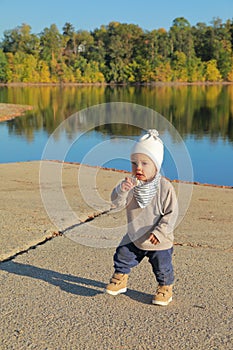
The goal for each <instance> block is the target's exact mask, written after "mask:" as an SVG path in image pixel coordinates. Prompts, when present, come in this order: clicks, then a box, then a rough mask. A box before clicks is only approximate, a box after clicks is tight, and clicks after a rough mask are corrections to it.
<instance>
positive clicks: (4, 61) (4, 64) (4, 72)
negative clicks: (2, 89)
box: [0, 50, 8, 83]
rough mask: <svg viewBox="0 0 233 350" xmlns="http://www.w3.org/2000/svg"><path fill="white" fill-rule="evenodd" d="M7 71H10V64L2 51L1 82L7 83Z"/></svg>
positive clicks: (0, 55) (0, 63)
mask: <svg viewBox="0 0 233 350" xmlns="http://www.w3.org/2000/svg"><path fill="white" fill-rule="evenodd" d="M7 70H8V62H7V59H6V55H5V54H4V52H3V51H2V50H0V82H1V83H6V82H7Z"/></svg>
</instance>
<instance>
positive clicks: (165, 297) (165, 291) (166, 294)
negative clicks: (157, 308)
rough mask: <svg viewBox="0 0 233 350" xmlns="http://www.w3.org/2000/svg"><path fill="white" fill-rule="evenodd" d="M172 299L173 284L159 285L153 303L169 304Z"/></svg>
mask: <svg viewBox="0 0 233 350" xmlns="http://www.w3.org/2000/svg"><path fill="white" fill-rule="evenodd" d="M171 301H172V285H169V286H158V288H157V291H156V294H155V296H154V298H153V300H152V304H155V305H161V306H167V305H168V304H169V303H170V302H171Z"/></svg>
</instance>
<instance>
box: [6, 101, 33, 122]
mask: <svg viewBox="0 0 233 350" xmlns="http://www.w3.org/2000/svg"><path fill="white" fill-rule="evenodd" d="M32 109H33V107H32V106H28V105H19V104H11V103H0V122H3V121H6V120H11V119H14V118H16V117H20V116H22V115H23V114H24V113H25V112H26V111H29V110H32Z"/></svg>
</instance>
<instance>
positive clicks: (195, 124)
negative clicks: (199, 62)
mask: <svg viewBox="0 0 233 350" xmlns="http://www.w3.org/2000/svg"><path fill="white" fill-rule="evenodd" d="M0 102H5V103H16V104H17V103H18V104H29V105H32V106H33V110H32V111H29V112H27V114H25V116H23V117H20V118H16V119H15V120H12V121H8V122H4V123H0V139H1V142H2V144H1V146H2V150H4V152H1V154H0V162H8V161H21V160H22V161H23V160H34V159H40V158H41V154H42V152H43V149H44V147H45V144H46V142H47V139H48V137H49V135H51V134H52V133H53V132H54V130H55V129H56V128H57V127H58V126H59V125H60V124H61V123H62V122H63V121H64V120H66V119H67V118H68V117H70V116H71V115H73V114H75V113H77V112H79V111H81V113H78V114H79V118H71V119H70V118H69V119H70V122H69V123H65V128H64V130H63V131H62V132H60V131H59V130H58V132H56V133H54V134H53V137H54V142H58V141H60V142H72V140H73V138H74V137H76V136H77V133H79V132H80V133H81V132H82V131H84V130H87V129H90V128H91V124H88V123H89V122H88V121H87V118H86V116H85V109H86V108H87V107H91V106H95V105H99V104H104V103H108V102H129V103H130V104H137V105H139V106H145V107H148V108H149V109H152V110H153V111H157V112H158V113H159V114H161V115H162V116H164V117H165V118H166V119H167V120H168V121H169V122H170V123H171V124H172V125H173V126H174V127H175V128H176V129H177V131H178V132H179V134H180V135H181V137H182V138H183V139H184V141H185V143H186V145H187V147H188V149H189V152H190V155H191V158H192V162H193V167H194V180H195V181H200V182H208V183H216V184H220V185H221V184H222V185H232V184H233V165H231V163H232V162H231V161H230V160H231V159H232V150H233V148H232V146H233V85H221V84H219V85H194V86H187V85H185V86H169V85H160V86H156V87H151V86H127V87H112V86H107V87H105V86H99V87H94V86H85V87H84V86H26V87H0ZM126 106H127V103H126ZM83 110H84V111H83ZM130 110H132V108H131V107H130ZM82 111H83V112H82ZM128 114H129V113H128V111H127V107H126V110H125V112H124V113H121V115H119V116H118V118H117V119H118V122H117V123H114V124H112V123H109V116H108V112H107V111H104V113H102V114H101V115H100V114H98V115H96V119H98V120H97V123H96V125H98V127H95V125H94V128H95V132H92V134H90V135H89V139H88V140H87V142H86V143H87V144H88V143H90V140H91V138H94V137H95V138H96V140H97V139H98V137H99V136H98V135H101V137H102V139H105V138H106V139H107V138H114V137H115V136H121V137H124V136H125V137H132V138H134V137H136V136H138V135H139V134H140V133H141V129H140V128H138V127H137V126H135V125H131V124H132V119H133V121H134V124H136V125H139V124H140V125H141V121H142V119H143V116H142V115H141V114H140V113H138V110H137V108H135V112H134V113H133V116H132V115H131V117H130V118H129V115H128ZM143 126H144V128H145V129H146V128H148V125H147V124H146V121H145V122H144V124H143ZM150 127H151V126H150ZM158 129H159V130H160V132H161V133H164V131H165V130H164V129H163V126H162V125H159V126H158ZM67 140H68V141H67ZM69 140H70V141H69ZM71 153H72V152H71ZM84 153H85V152H84ZM76 161H79V160H78V159H76ZM229 163H230V165H229ZM121 166H122V164H119V165H117V167H121ZM216 169H218V170H217V171H216Z"/></svg>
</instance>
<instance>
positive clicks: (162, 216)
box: [111, 177, 178, 250]
mask: <svg viewBox="0 0 233 350" xmlns="http://www.w3.org/2000/svg"><path fill="white" fill-rule="evenodd" d="M111 200H112V203H113V205H114V206H115V207H116V208H122V207H124V206H126V213H127V221H128V229H127V232H126V235H125V236H124V238H123V240H122V242H125V241H126V238H127V237H129V239H130V241H132V242H133V243H134V244H135V245H136V247H138V248H140V249H143V250H164V249H169V248H171V247H172V246H173V240H174V235H173V230H174V227H175V224H176V221H177V217H178V205H177V199H176V194H175V190H174V188H173V186H172V184H171V183H170V181H168V180H167V179H166V178H164V177H161V181H160V185H159V188H158V191H157V193H156V195H155V197H154V198H153V199H152V201H151V202H150V204H148V205H147V206H146V207H145V208H140V207H139V205H138V203H137V201H136V199H135V198H134V196H133V190H130V191H129V192H123V191H122V190H121V185H120V184H119V185H118V186H117V187H115V188H114V190H113V191H112V194H111ZM152 232H153V233H154V235H155V236H156V238H157V239H158V240H159V243H158V244H156V245H153V244H152V243H151V242H150V241H149V239H148V238H149V236H150V234H151V233H152Z"/></svg>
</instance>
